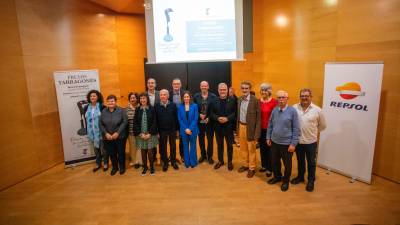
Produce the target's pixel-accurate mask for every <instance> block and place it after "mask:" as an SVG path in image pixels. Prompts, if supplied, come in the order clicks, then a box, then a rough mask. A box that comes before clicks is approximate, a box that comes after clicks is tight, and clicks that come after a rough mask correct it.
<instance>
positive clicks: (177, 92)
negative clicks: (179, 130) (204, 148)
mask: <svg viewBox="0 0 400 225" xmlns="http://www.w3.org/2000/svg"><path fill="white" fill-rule="evenodd" d="M183 91H184V90H183V89H182V83H181V80H180V79H179V78H175V79H173V80H172V90H171V91H170V92H169V101H170V102H171V103H174V104H175V105H176V106H177V107H178V106H179V105H180V104H181V103H182V102H181V101H182V94H183ZM179 155H180V156H181V160H182V161H183V144H182V137H181V136H180V135H179ZM171 160H172V159H171Z"/></svg>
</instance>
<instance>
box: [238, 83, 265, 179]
mask: <svg viewBox="0 0 400 225" xmlns="http://www.w3.org/2000/svg"><path fill="white" fill-rule="evenodd" d="M240 88H241V89H242V96H241V97H240V98H239V100H238V106H237V107H238V111H237V117H238V120H237V127H238V128H237V130H238V132H239V139H240V155H241V158H242V163H243V165H242V167H240V168H239V170H238V172H239V173H242V172H245V171H248V172H247V177H248V178H252V177H253V176H254V174H255V173H256V171H255V168H256V144H257V140H258V139H259V138H260V132H261V112H260V103H259V102H258V99H257V98H256V96H254V95H251V94H250V91H251V83H250V82H248V81H243V82H242V83H241V84H240Z"/></svg>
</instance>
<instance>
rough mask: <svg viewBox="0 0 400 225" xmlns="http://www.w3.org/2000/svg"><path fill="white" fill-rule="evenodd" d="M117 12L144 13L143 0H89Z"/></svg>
mask: <svg viewBox="0 0 400 225" xmlns="http://www.w3.org/2000/svg"><path fill="white" fill-rule="evenodd" d="M90 1H92V2H94V3H97V4H99V5H101V6H104V7H106V8H109V9H111V10H113V11H115V12H118V13H128V14H144V7H143V3H144V0H90Z"/></svg>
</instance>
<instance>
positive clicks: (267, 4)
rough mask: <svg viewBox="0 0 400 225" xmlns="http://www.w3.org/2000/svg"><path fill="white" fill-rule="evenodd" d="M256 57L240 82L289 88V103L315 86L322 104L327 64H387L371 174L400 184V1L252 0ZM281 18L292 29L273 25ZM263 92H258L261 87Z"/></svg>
mask: <svg viewBox="0 0 400 225" xmlns="http://www.w3.org/2000/svg"><path fill="white" fill-rule="evenodd" d="M253 2H254V6H253V10H254V22H253V23H254V40H253V41H254V52H253V53H248V54H246V55H245V58H246V59H247V61H246V62H235V63H233V66H232V71H233V85H235V87H236V88H238V87H239V86H238V84H239V83H240V80H242V79H249V78H250V80H251V81H252V82H253V83H254V84H255V85H256V87H257V85H259V84H260V82H261V81H265V82H269V83H271V84H272V86H273V88H274V90H275V91H276V90H278V89H285V90H287V91H288V92H289V95H290V96H291V99H290V103H295V102H296V101H297V100H298V97H297V96H298V90H299V89H300V88H302V87H310V88H312V89H313V90H314V101H315V102H316V103H317V104H319V105H321V103H322V95H323V77H324V63H325V62H328V61H338V62H340V61H346V62H348V61H377V60H379V61H382V60H383V61H384V64H385V65H384V74H383V77H384V78H383V84H382V98H381V107H380V116H379V123H378V132H377V142H376V149H375V158H374V166H373V172H374V174H377V175H380V176H382V177H385V178H388V179H391V180H394V181H397V182H400V164H399V163H398V162H399V161H400V129H399V127H400V105H399V103H400V88H399V85H400V2H399V1H397V0H380V1H375V0H352V1H341V0H338V1H337V3H338V4H337V5H336V4H333V5H329V4H328V3H329V2H335V1H322V0H321V1H317V0H315V1H289V0H279V1H278V0H274V1H272V0H254V1H253ZM279 14H283V15H286V16H287V17H288V19H289V21H288V22H289V23H288V26H286V27H277V26H276V25H275V23H274V20H275V17H276V16H277V15H279ZM256 90H257V91H258V89H257V88H256Z"/></svg>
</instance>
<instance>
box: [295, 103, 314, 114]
mask: <svg viewBox="0 0 400 225" xmlns="http://www.w3.org/2000/svg"><path fill="white" fill-rule="evenodd" d="M297 108H298V109H299V110H300V111H302V112H308V111H309V110H310V109H312V108H313V103H312V102H311V103H310V105H309V106H308V107H307V109H306V110H303V107H302V106H301V104H300V103H298V104H297Z"/></svg>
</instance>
